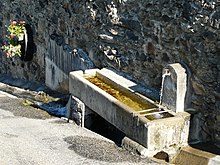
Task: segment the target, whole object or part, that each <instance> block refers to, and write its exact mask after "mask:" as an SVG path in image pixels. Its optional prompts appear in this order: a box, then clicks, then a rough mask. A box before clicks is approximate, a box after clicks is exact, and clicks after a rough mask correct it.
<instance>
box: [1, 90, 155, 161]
mask: <svg viewBox="0 0 220 165" xmlns="http://www.w3.org/2000/svg"><path fill="white" fill-rule="evenodd" d="M0 146H1V149H0V164H2V165H28V164H30V165H38V164H39V165H50V164H51V165H58V164H59V165H60V164H65V165H69V164H74V165H80V164H83V165H84V164H92V165H95V164H97V165H104V164H106V165H107V164H110V163H111V164H126V165H127V164H136V165H142V164H143V165H144V164H145V165H146V164H157V163H154V162H152V161H151V160H149V159H147V158H145V159H142V158H140V157H138V156H136V155H132V154H131V153H129V152H128V151H125V150H123V149H121V148H119V147H117V146H116V145H115V144H114V143H113V142H112V141H110V140H108V139H106V138H104V137H102V136H100V135H98V134H96V133H94V132H91V131H90V130H87V129H83V128H81V127H79V126H77V125H75V124H74V123H67V122H66V121H64V120H62V119H60V118H56V117H52V116H50V115H48V114H47V113H46V112H44V111H41V110H39V109H35V108H33V107H31V106H24V105H23V104H22V99H17V98H14V97H11V95H8V94H7V93H4V92H1V91H0Z"/></svg>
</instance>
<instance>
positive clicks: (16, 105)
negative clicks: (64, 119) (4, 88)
mask: <svg viewBox="0 0 220 165" xmlns="http://www.w3.org/2000/svg"><path fill="white" fill-rule="evenodd" d="M22 101H23V99H15V98H1V99H0V108H1V109H4V110H7V111H10V112H12V113H13V114H14V115H15V116H21V117H27V118H33V119H49V118H52V116H51V115H50V114H48V113H47V112H46V111H43V110H41V109H38V108H34V107H31V106H25V105H23V104H22Z"/></svg>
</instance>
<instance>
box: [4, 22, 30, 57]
mask: <svg viewBox="0 0 220 165" xmlns="http://www.w3.org/2000/svg"><path fill="white" fill-rule="evenodd" d="M7 31H8V33H9V35H6V37H7V39H8V43H7V44H6V45H3V46H2V49H3V51H4V52H6V55H7V57H10V58H12V57H14V56H16V55H17V56H19V57H21V54H22V52H21V44H20V41H23V40H24V35H25V31H26V29H25V22H24V21H19V22H16V21H12V22H11V24H10V25H9V26H8V27H7Z"/></svg>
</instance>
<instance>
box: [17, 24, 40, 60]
mask: <svg viewBox="0 0 220 165" xmlns="http://www.w3.org/2000/svg"><path fill="white" fill-rule="evenodd" d="M25 29H26V32H27V37H26V38H25V39H24V40H22V41H19V42H20V44H21V60H22V61H31V60H32V59H33V55H34V53H35V52H36V45H35V43H34V40H33V31H32V29H31V26H30V25H29V24H26V25H25Z"/></svg>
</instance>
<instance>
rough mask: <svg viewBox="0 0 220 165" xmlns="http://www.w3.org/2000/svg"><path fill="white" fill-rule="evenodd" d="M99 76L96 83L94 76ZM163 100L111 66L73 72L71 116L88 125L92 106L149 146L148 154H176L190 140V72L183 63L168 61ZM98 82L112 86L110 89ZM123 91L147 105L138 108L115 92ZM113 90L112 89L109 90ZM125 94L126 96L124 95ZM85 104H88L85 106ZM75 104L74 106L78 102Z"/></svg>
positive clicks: (136, 140)
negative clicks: (87, 116)
mask: <svg viewBox="0 0 220 165" xmlns="http://www.w3.org/2000/svg"><path fill="white" fill-rule="evenodd" d="M95 77H96V78H98V79H99V80H101V82H98V83H94V82H92V81H91V80H90V79H93V78H95ZM162 77H163V80H162V88H161V97H160V103H159V104H158V103H157V102H155V101H153V100H151V99H150V98H148V97H147V96H144V95H143V94H141V93H140V91H139V90H138V89H140V88H135V87H136V86H139V84H137V83H135V82H133V81H131V80H129V79H127V78H125V77H123V76H121V75H119V74H117V73H116V72H114V71H112V70H109V69H106V68H104V69H101V70H99V69H89V70H85V71H74V72H71V73H70V79H69V91H70V93H71V95H72V96H71V98H70V101H69V103H68V106H67V107H68V108H67V109H68V111H67V117H68V118H74V119H78V121H79V122H78V123H79V124H81V125H82V126H83V125H84V121H83V120H84V118H85V117H84V115H85V114H86V113H85V107H89V108H90V109H91V110H92V111H94V112H96V113H97V114H98V115H100V116H101V117H102V118H104V119H105V120H106V121H108V122H109V123H111V124H112V125H114V126H115V127H116V128H118V129H119V130H120V131H122V132H123V133H125V134H126V136H127V137H128V138H130V139H132V140H134V141H135V142H137V143H138V144H140V145H142V146H143V147H145V148H146V150H145V153H144V155H148V156H152V155H154V154H155V153H157V152H160V151H164V152H167V153H168V154H174V153H175V152H176V151H177V150H178V149H179V148H180V147H182V146H185V145H187V144H188V133H189V123H190V115H189V114H188V113H187V112H185V108H186V107H187V106H188V102H186V100H187V96H188V89H187V74H186V70H185V69H184V68H183V67H182V66H181V65H180V64H171V65H168V66H167V67H166V68H164V70H163V76H162ZM98 84H107V86H110V89H109V87H108V89H107V90H105V89H104V88H103V87H101V86H99V85H98ZM111 88H113V89H114V90H117V91H116V92H115V93H123V94H125V95H126V97H129V98H131V100H135V101H137V102H138V103H141V104H143V105H145V104H147V105H148V106H147V107H143V108H140V109H138V108H137V109H135V108H134V107H132V106H130V104H131V103H128V104H126V102H123V101H119V100H120V98H117V97H116V96H115V95H114V94H113V95H111V92H112V90H113V89H111ZM109 90H110V91H111V92H109ZM123 97H124V96H123ZM84 104H85V106H84ZM71 105H74V106H75V108H73V107H74V106H71Z"/></svg>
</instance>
